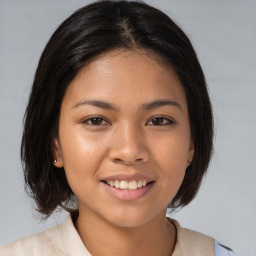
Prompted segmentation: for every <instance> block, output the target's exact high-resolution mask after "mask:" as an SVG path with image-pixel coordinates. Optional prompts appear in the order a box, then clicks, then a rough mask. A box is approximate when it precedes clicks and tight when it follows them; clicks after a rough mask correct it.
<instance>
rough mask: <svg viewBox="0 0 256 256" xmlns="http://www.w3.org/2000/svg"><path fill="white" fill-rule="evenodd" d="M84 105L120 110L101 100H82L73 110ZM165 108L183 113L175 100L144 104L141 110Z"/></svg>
mask: <svg viewBox="0 0 256 256" xmlns="http://www.w3.org/2000/svg"><path fill="white" fill-rule="evenodd" d="M83 105H89V106H95V107H98V108H103V109H109V110H115V111H118V110H120V108H119V107H118V106H116V105H115V104H112V103H109V102H106V101H101V100H82V101H79V102H78V103H77V104H75V105H74V106H73V107H72V109H75V108H78V107H80V106H83ZM163 106H174V107H177V108H179V109H180V110H181V111H183V110H182V107H181V105H180V104H179V103H178V102H176V101H173V100H167V99H160V100H155V101H152V102H148V103H144V104H142V105H141V106H140V109H141V110H153V109H156V108H159V107H163Z"/></svg>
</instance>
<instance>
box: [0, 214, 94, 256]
mask: <svg viewBox="0 0 256 256" xmlns="http://www.w3.org/2000/svg"><path fill="white" fill-rule="evenodd" d="M14 255H15V256H60V255H61V256H65V255H84V256H91V254H90V253H89V252H88V251H87V249H86V247H85V246H84V244H83V242H82V240H81V239H80V236H79V234H78V233H77V231H76V228H75V226H74V224H73V221H72V217H71V215H69V216H68V217H67V218H66V220H65V221H64V222H63V223H62V224H60V225H58V226H56V227H53V228H50V229H48V230H46V231H43V232H41V233H38V234H35V235H32V236H29V237H25V238H21V239H19V240H18V241H16V242H14V243H11V244H9V245H5V246H3V247H0V256H14Z"/></svg>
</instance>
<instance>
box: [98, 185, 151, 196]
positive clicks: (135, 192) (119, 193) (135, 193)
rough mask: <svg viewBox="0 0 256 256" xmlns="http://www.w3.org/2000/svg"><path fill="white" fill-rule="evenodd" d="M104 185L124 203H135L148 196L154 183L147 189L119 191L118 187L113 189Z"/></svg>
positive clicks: (146, 187)
mask: <svg viewBox="0 0 256 256" xmlns="http://www.w3.org/2000/svg"><path fill="white" fill-rule="evenodd" d="M102 184H103V185H104V187H105V188H106V190H107V191H108V192H109V193H110V194H111V195H112V196H114V197H116V198H118V199H120V200H123V201H133V200H136V199H139V198H141V197H143V196H144V195H146V194H147V193H148V192H149V190H150V189H151V188H152V187H153V185H154V182H152V183H150V184H148V185H147V186H145V187H141V188H137V189H135V190H125V189H118V188H116V187H111V186H109V185H107V184H106V183H102Z"/></svg>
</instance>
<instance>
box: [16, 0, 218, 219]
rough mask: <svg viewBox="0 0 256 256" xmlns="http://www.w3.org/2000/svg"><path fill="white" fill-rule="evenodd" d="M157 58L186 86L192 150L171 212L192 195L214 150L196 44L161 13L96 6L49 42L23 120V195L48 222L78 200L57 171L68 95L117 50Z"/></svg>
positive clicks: (132, 6)
mask: <svg viewBox="0 0 256 256" xmlns="http://www.w3.org/2000/svg"><path fill="white" fill-rule="evenodd" d="M116 49H124V50H134V49H135V50H136V49H141V50H146V51H150V52H154V53H156V54H157V55H159V56H160V57H161V58H162V59H163V60H165V61H166V62H167V63H169V64H170V65H171V66H172V67H173V68H174V69H175V71H176V72H177V74H178V76H179V79H180V81H181V83H182V85H183V87H184V90H185V94H186V99H187V105H188V111H189V121H190V129H191V136H192V141H193V143H194V147H195V152H194V158H193V161H192V163H191V165H190V166H189V167H188V168H187V170H186V174H185V178H184V180H183V183H182V185H181V187H180V189H179V191H178V192H177V194H176V195H175V197H174V198H173V200H172V201H171V202H170V204H169V205H168V207H169V209H170V210H174V209H177V208H180V207H183V206H185V205H187V204H188V203H189V202H191V200H192V199H193V198H194V197H195V195H196V194H197V192H198V189H199V187H200V184H201V181H202V178H203V176H204V174H205V172H206V170H207V167H208V165H209V161H210V158H211V154H212V148H213V118H212V107H211V102H210V99H209V95H208V91H207V85H206V82H205V77H204V74H203V71H202V68H201V66H200V64H199V61H198V59H197V56H196V53H195V51H194V49H193V46H192V44H191V42H190V41H189V39H188V37H187V36H186V35H185V33H184V32H183V31H182V30H181V29H180V28H179V27H178V26H177V25H176V24H175V23H174V22H173V21H172V20H171V19H170V18H169V17H168V16H167V15H166V14H164V13H163V12H161V11H160V10H158V9H156V8H154V7H151V6H149V5H148V4H146V3H143V2H137V1H123V0H121V1H111V0H110V1H98V2H95V3H92V4H90V5H87V6H85V7H83V8H81V9H79V10H77V11H76V12H75V13H73V14H72V15H71V16H70V17H69V18H67V19H66V20H65V21H64V22H63V23H62V24H61V25H60V26H59V27H58V28H57V30H56V31H55V32H54V34H53V35H52V37H51V38H50V40H49V42H48V43H47V45H46V47H45V49H44V51H43V53H42V55H41V58H40V61H39V64H38V67H37V70H36V73H35V78H34V83H33V87H32V90H31V94H30V98H29V102H28V106H27V109H26V113H25V116H24V132H23V137H22V144H21V159H22V163H23V170H24V175H25V185H26V190H27V192H28V193H29V195H30V196H31V197H32V198H33V199H34V200H35V202H36V205H37V210H38V211H39V212H40V213H41V214H43V215H44V216H45V217H49V216H50V215H51V214H52V213H53V211H54V210H55V209H56V208H57V207H62V208H64V209H66V210H68V211H69V212H70V211H72V209H71V208H70V207H68V205H70V203H71V202H74V201H73V200H74V199H75V196H74V194H73V192H72V190H71V189H70V187H69V185H68V182H67V179H66V176H65V171H64V169H58V168H56V167H55V166H54V165H53V154H52V145H53V139H54V138H58V123H59V115H60V108H61V103H62V99H63V96H64V94H65V91H66V89H67V87H68V86H69V84H70V83H71V81H72V80H73V79H74V78H75V76H76V74H77V73H78V71H79V70H80V69H81V68H82V67H86V63H87V62H88V61H91V60H92V59H93V58H94V57H96V56H99V55H100V54H103V53H106V52H109V51H112V50H116Z"/></svg>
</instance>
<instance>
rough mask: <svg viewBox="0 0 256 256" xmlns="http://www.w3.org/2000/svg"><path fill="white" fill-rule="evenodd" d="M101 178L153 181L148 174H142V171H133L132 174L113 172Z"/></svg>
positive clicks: (108, 179)
mask: <svg viewBox="0 0 256 256" xmlns="http://www.w3.org/2000/svg"><path fill="white" fill-rule="evenodd" d="M102 180H107V181H110V180H126V181H132V180H136V181H138V180H146V181H147V182H149V181H153V180H154V179H153V178H152V177H150V176H149V175H146V174H142V173H134V174H127V173H119V174H113V175H110V176H107V177H105V178H103V179H102Z"/></svg>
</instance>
